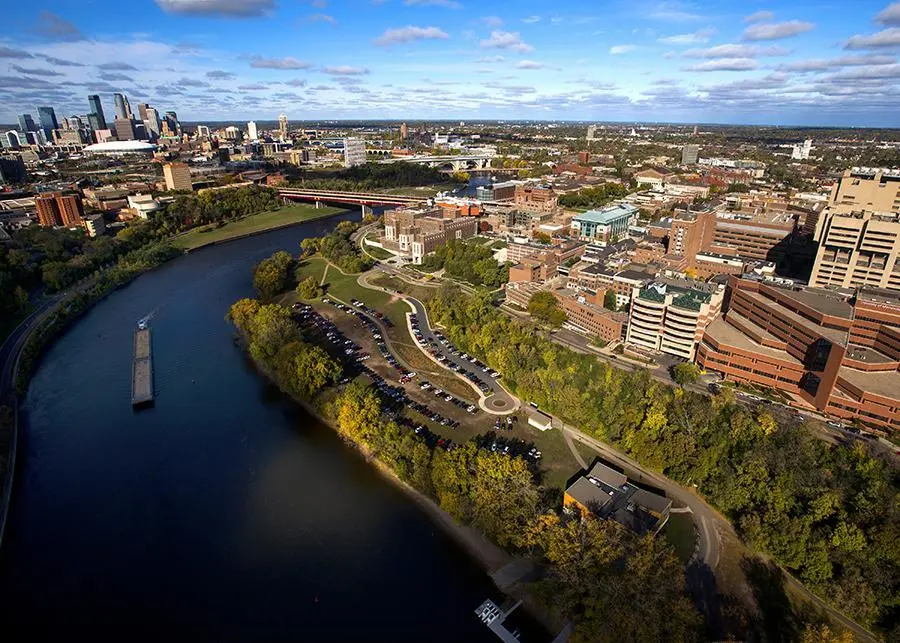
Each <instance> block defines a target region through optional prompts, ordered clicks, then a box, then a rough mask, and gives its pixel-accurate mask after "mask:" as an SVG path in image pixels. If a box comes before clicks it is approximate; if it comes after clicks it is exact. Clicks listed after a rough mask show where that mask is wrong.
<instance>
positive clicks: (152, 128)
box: [144, 107, 162, 140]
mask: <svg viewBox="0 0 900 643" xmlns="http://www.w3.org/2000/svg"><path fill="white" fill-rule="evenodd" d="M144 126H145V127H146V128H147V133H148V134H149V135H150V139H151V140H156V139H157V138H159V135H160V133H161V132H162V126H161V123H160V120H159V112H157V111H156V109H155V108H153V107H147V118H146V119H145V120H144Z"/></svg>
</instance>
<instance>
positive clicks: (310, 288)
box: [297, 277, 322, 299]
mask: <svg viewBox="0 0 900 643" xmlns="http://www.w3.org/2000/svg"><path fill="white" fill-rule="evenodd" d="M297 295H298V296H299V297H300V298H301V299H317V298H318V297H320V296H321V295H322V289H321V287H320V286H319V282H317V281H316V280H315V278H314V277H307V278H306V279H304V280H303V281H301V282H300V283H299V284H298V285H297Z"/></svg>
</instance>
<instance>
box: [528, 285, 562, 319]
mask: <svg viewBox="0 0 900 643" xmlns="http://www.w3.org/2000/svg"><path fill="white" fill-rule="evenodd" d="M528 313H529V314H530V315H531V316H532V317H534V318H535V319H536V320H538V321H539V322H541V323H543V324H547V325H548V326H552V327H553V328H559V327H560V326H562V325H563V323H565V321H566V319H568V315H566V311H564V310H563V309H562V308H560V307H559V302H558V301H557V299H556V297H554V296H553V293H551V292H548V291H546V290H540V291H538V292H536V293H534V294H533V295H532V296H531V299H530V300H529V301H528Z"/></svg>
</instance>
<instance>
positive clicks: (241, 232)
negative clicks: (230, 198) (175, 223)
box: [172, 203, 347, 252]
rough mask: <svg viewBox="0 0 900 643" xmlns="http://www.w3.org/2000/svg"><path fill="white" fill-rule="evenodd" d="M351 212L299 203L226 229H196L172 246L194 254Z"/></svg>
mask: <svg viewBox="0 0 900 643" xmlns="http://www.w3.org/2000/svg"><path fill="white" fill-rule="evenodd" d="M344 212H347V210H346V209H342V208H333V207H318V208H317V207H315V206H313V205H307V204H303V203H295V204H292V205H289V206H285V207H283V208H280V209H278V210H272V211H270V212H260V213H259V214H252V215H250V216H249V217H244V218H243V219H238V220H237V221H232V222H231V223H227V224H225V225H224V226H222V227H216V226H204V227H202V228H195V229H193V230H190V231H188V232H186V233H184V234H181V235H178V236H176V237H174V238H173V239H172V245H173V246H174V247H176V248H179V249H181V250H184V251H185V252H193V251H194V250H198V249H199V248H205V247H206V246H211V245H215V244H218V243H223V242H225V241H234V240H235V239H243V238H246V237H249V236H252V235H255V234H260V233H262V232H270V231H272V230H278V229H280V228H287V227H290V226H293V225H297V224H300V223H308V222H309V221H317V220H319V219H325V218H328V217H333V216H335V215H338V214H342V213H344Z"/></svg>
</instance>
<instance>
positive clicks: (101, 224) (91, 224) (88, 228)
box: [81, 214, 106, 237]
mask: <svg viewBox="0 0 900 643" xmlns="http://www.w3.org/2000/svg"><path fill="white" fill-rule="evenodd" d="M81 225H82V226H83V227H84V231H85V232H87V233H88V236H89V237H96V236H99V235H101V234H103V233H104V232H106V222H105V221H104V220H103V215H102V214H93V215H91V216H89V217H85V218H84V219H82V221H81Z"/></svg>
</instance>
